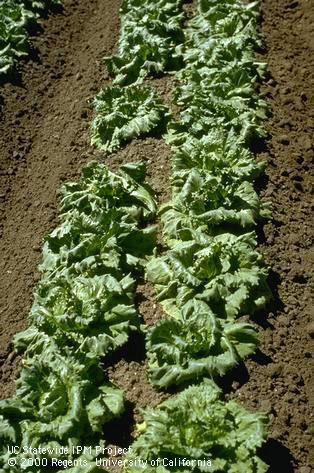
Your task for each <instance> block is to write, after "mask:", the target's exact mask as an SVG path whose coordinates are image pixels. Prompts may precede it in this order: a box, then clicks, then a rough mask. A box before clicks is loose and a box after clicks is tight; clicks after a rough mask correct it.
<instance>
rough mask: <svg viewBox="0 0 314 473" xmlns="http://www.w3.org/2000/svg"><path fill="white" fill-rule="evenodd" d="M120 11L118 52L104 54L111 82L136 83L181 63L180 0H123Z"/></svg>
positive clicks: (181, 22) (120, 83)
mask: <svg viewBox="0 0 314 473" xmlns="http://www.w3.org/2000/svg"><path fill="white" fill-rule="evenodd" d="M120 12H121V35H120V40H119V46H118V53H117V54H116V55H113V56H111V57H107V58H105V63H106V65H107V68H108V71H109V73H110V75H111V76H113V77H114V83H115V84H118V85H130V84H133V83H139V82H142V81H143V79H144V78H145V77H146V76H147V75H159V74H160V73H162V72H164V71H173V70H175V69H177V68H178V67H179V66H180V65H181V64H182V53H181V48H180V45H181V44H182V43H183V41H184V35H183V30H182V24H183V19H184V15H183V12H182V1H181V0H156V1H154V2H151V1H147V0H124V1H123V3H122V7H121V10H120Z"/></svg>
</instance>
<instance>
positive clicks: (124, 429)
mask: <svg viewBox="0 0 314 473" xmlns="http://www.w3.org/2000/svg"><path fill="white" fill-rule="evenodd" d="M124 406H125V410H124V413H123V414H122V415H121V416H120V417H119V418H118V419H114V420H112V421H111V422H109V423H108V424H107V425H106V430H105V431H104V438H105V440H106V441H107V442H108V443H109V444H112V445H118V446H119V447H123V448H126V447H128V446H129V445H130V444H131V443H132V441H133V438H132V432H133V429H134V408H135V404H134V403H132V402H130V401H127V400H126V401H125V402H124Z"/></svg>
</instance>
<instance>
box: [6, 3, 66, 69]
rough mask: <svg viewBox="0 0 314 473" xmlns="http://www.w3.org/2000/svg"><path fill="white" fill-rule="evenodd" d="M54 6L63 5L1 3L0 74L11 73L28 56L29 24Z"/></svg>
mask: <svg viewBox="0 0 314 473" xmlns="http://www.w3.org/2000/svg"><path fill="white" fill-rule="evenodd" d="M53 4H61V1H59V0H48V1H46V0H45V1H32V0H25V1H18V0H2V1H1V3H0V74H5V73H7V72H8V71H10V70H11V69H12V68H13V67H14V66H15V64H16V62H17V60H18V59H19V58H20V57H22V56H26V55H27V53H28V49H29V44H28V33H27V28H28V26H29V24H30V23H34V22H36V19H37V17H38V15H39V13H40V12H42V11H43V10H45V9H47V8H48V7H50V6H51V5H53Z"/></svg>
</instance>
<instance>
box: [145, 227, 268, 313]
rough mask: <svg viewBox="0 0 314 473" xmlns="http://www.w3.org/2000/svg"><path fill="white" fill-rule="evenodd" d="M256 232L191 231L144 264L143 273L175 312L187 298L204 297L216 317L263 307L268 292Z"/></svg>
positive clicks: (163, 302) (159, 295)
mask: <svg viewBox="0 0 314 473" xmlns="http://www.w3.org/2000/svg"><path fill="white" fill-rule="evenodd" d="M253 244H254V235H253V234H245V235H241V236H239V237H237V236H235V235H233V234H227V233H223V234H221V235H217V236H216V237H214V238H213V237H208V236H206V234H200V233H199V232H195V233H194V240H190V241H186V242H177V243H176V245H174V248H173V249H171V250H168V252H167V253H166V254H165V255H164V256H162V257H155V258H152V259H151V260H150V261H149V263H148V265H147V278H148V280H149V281H151V282H152V283H153V284H154V285H155V287H156V291H157V297H158V300H159V301H161V304H162V306H163V308H164V310H165V312H166V313H167V314H168V315H170V316H172V317H176V318H177V317H178V314H179V312H180V308H181V307H182V306H183V305H184V304H185V303H186V302H188V301H189V300H190V299H191V298H194V297H196V298H197V299H200V300H203V301H205V302H207V303H208V304H209V306H210V308H211V310H212V311H213V312H214V313H215V315H216V317H218V318H228V319H230V320H233V319H234V318H235V317H238V316H240V315H244V314H246V313H251V312H253V311H255V310H257V309H260V308H262V307H263V306H264V305H265V303H266V302H267V300H268V299H269V297H270V292H269V289H268V286H267V283H266V277H267V270H266V268H265V266H264V264H263V258H262V256H261V255H260V253H258V252H257V251H255V250H254V249H253V248H252V246H253Z"/></svg>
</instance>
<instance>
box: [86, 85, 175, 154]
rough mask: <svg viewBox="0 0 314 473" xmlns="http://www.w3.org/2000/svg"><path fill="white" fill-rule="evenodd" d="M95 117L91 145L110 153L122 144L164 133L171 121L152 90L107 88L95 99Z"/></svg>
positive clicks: (148, 88)
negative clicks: (153, 132) (168, 121)
mask: <svg viewBox="0 0 314 473" xmlns="http://www.w3.org/2000/svg"><path fill="white" fill-rule="evenodd" d="M95 110H96V117H95V119H94V121H93V124H92V129H91V143H92V145H95V146H96V147H97V148H100V149H102V150H104V151H107V152H112V151H115V150H116V149H118V148H119V147H120V146H121V145H122V144H123V143H126V142H127V141H130V140H131V139H132V138H137V137H139V136H142V135H146V134H148V133H149V132H151V131H153V130H156V129H158V128H159V129H162V128H163V126H164V125H165V122H166V119H167V117H168V112H167V107H166V106H165V105H163V103H162V102H161V100H160V99H159V98H158V96H157V94H156V92H154V90H153V89H152V88H150V87H144V86H141V87H140V86H131V87H126V88H123V89H121V88H120V87H107V88H106V89H104V90H102V91H100V92H99V94H98V95H97V96H96V98H95Z"/></svg>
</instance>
